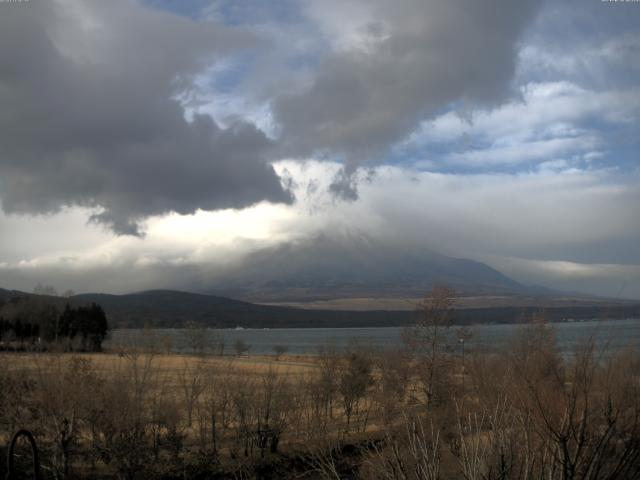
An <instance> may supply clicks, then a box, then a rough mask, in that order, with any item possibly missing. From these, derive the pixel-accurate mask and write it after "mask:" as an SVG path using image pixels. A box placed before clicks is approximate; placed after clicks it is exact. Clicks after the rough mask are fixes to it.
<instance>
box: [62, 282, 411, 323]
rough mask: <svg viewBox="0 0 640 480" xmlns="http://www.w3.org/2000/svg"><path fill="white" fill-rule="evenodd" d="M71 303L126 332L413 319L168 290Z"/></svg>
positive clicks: (407, 315) (402, 314)
mask: <svg viewBox="0 0 640 480" xmlns="http://www.w3.org/2000/svg"><path fill="white" fill-rule="evenodd" d="M72 302H73V303H77V304H82V303H89V302H96V303H98V304H100V305H101V306H102V307H103V308H104V309H105V311H106V312H107V315H108V316H109V318H110V319H112V320H113V322H114V324H115V325H119V326H127V327H142V326H145V325H147V324H148V325H149V326H152V327H156V328H157V327H182V326H184V325H185V324H186V323H188V322H196V323H197V324H200V325H203V326H207V327H220V328H233V327H236V326H242V327H255V328H264V327H269V328H276V327H342V326H356V325H359V326H382V325H392V324H396V325H397V324H403V323H407V322H409V321H411V319H412V318H413V314H412V313H411V312H385V311H376V312H349V311H339V312H335V311H323V310H316V311H309V310H301V309H295V308H287V307H272V306H265V305H255V304H252V303H248V302H242V301H239V300H232V299H230V298H223V297H217V296H213V295H201V294H196V293H187V292H178V291H172V290H150V291H147V292H140V293H133V294H128V295H107V294H84V295H76V296H74V297H72Z"/></svg>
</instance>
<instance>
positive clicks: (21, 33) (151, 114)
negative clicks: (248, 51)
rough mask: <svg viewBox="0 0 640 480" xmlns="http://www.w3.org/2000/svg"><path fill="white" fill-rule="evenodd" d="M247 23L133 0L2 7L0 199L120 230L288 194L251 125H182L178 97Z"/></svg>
mask: <svg viewBox="0 0 640 480" xmlns="http://www.w3.org/2000/svg"><path fill="white" fill-rule="evenodd" d="M254 41H255V39H254V38H253V37H252V36H251V35H249V34H248V33H246V32H243V31H239V30H230V29H228V28H226V27H224V26H221V25H218V24H215V23H212V22H194V21H190V20H187V19H184V18H181V17H178V16H175V15H171V14H168V13H164V12H158V11H152V10H150V9H147V8H144V7H143V6H141V5H139V4H138V3H136V2H134V1H130V0H119V1H117V2H111V1H110V2H98V1H91V2H70V1H56V2H45V1H32V2H29V3H28V4H7V5H4V6H3V7H2V15H1V16H0V64H1V65H2V70H1V71H0V105H1V106H2V109H1V110H0V199H1V201H2V208H3V210H4V211H5V212H8V213H24V214H33V213H48V212H56V211H59V210H60V209H61V208H63V207H65V206H73V205H78V206H83V207H90V208H93V209H95V211H96V214H95V215H94V216H93V217H92V219H93V220H94V221H96V222H100V223H101V224H104V225H106V226H108V227H110V228H111V229H113V230H114V231H115V232H117V233H120V234H134V235H137V234H140V230H139V221H140V220H142V219H144V218H146V217H148V216H150V215H157V214H163V213H167V212H171V211H174V212H178V213H181V214H186V213H191V212H194V211H195V210H197V209H205V210H210V209H218V208H229V207H234V208H236V207H237V208H240V207H245V206H248V205H251V204H254V203H256V202H259V201H262V200H268V201H274V202H290V201H291V196H290V194H289V192H288V191H286V190H284V189H283V187H282V186H281V183H280V180H279V178H278V176H277V175H276V173H275V171H274V170H273V168H272V167H271V165H269V164H268V163H267V162H266V160H267V156H268V154H269V151H270V150H271V149H272V147H273V145H272V142H271V141H270V140H269V139H268V138H267V137H266V136H265V135H264V133H263V132H262V131H260V130H258V129H257V128H256V127H255V126H253V125H251V124H248V123H243V122H240V121H239V122H235V123H234V124H232V125H231V126H230V127H229V128H227V129H223V128H221V127H220V126H219V125H218V124H217V123H216V122H215V121H213V120H212V119H211V118H210V117H206V116H196V117H195V118H194V119H193V121H191V122H187V121H186V120H185V118H184V110H183V108H182V107H181V106H180V104H179V102H178V100H177V99H176V96H177V95H179V94H180V93H182V92H184V91H185V90H186V89H189V88H190V86H191V85H192V82H193V79H194V76H195V75H196V74H198V73H199V72H200V71H201V70H202V69H203V68H205V67H206V66H207V65H210V64H212V63H213V62H215V61H216V59H217V58H219V57H220V56H221V55H224V54H227V53H229V52H234V51H237V50H239V49H243V48H247V47H250V46H251V45H252V44H253V42H254Z"/></svg>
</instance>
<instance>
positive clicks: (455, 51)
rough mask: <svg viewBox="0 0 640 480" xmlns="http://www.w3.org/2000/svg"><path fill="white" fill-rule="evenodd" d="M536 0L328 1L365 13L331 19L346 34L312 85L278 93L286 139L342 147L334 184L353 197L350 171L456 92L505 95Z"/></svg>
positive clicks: (477, 101)
mask: <svg viewBox="0 0 640 480" xmlns="http://www.w3.org/2000/svg"><path fill="white" fill-rule="evenodd" d="M345 3H346V4H348V5H345ZM538 3H539V2H538V1H536V0H531V1H525V2H510V1H504V0H492V1H489V2H477V1H473V0H469V1H459V2H439V1H424V0H406V1H403V2H387V1H383V0H376V1H367V2H359V1H357V0H354V1H350V2H343V1H341V2H339V4H340V7H338V5H337V4H334V2H322V11H320V12H316V13H317V16H319V17H322V16H323V14H324V13H325V12H326V13H327V14H331V12H332V9H333V10H335V9H338V8H342V9H345V8H347V11H349V8H348V7H350V8H355V6H356V5H359V8H360V10H362V13H361V15H362V21H361V22H358V21H350V22H347V24H346V25H342V26H340V25H338V26H336V23H339V22H336V20H335V19H331V21H330V22H329V23H330V28H328V32H327V35H333V36H334V37H338V38H337V39H336V38H333V39H330V41H332V40H333V41H334V42H335V43H337V46H336V48H335V49H334V51H333V52H332V53H330V54H329V55H327V56H326V57H325V58H324V59H323V60H322V61H321V62H320V64H319V65H318V66H317V70H316V72H315V77H314V78H313V80H312V81H311V82H310V84H309V86H308V88H306V89H304V90H303V91H301V92H295V93H285V94H283V95H281V96H279V97H278V98H277V99H276V100H275V102H274V112H275V117H276V119H277V121H278V122H279V123H280V124H281V128H282V140H283V142H284V143H285V145H286V147H287V148H289V149H290V151H292V152H295V153H298V154H307V155H308V154H311V153H314V152H315V153H317V152H318V151H320V152H322V151H330V152H333V153H334V154H338V155H343V156H344V157H345V160H346V167H345V170H344V171H343V172H342V173H341V176H340V177H339V178H337V179H336V182H335V185H334V191H335V193H339V192H340V191H343V192H344V194H345V195H344V196H345V197H347V198H350V197H351V198H353V197H354V193H355V192H354V189H353V185H352V183H351V182H349V181H345V176H347V177H348V176H350V175H352V173H353V171H354V169H355V165H357V164H359V163H360V162H362V161H363V160H367V159H372V158H376V157H379V156H380V154H382V153H384V152H386V151H387V149H388V148H389V147H390V146H391V145H392V144H394V143H396V142H398V141H400V140H402V139H403V138H404V137H405V136H407V135H408V134H409V133H410V132H411V130H413V129H414V128H415V127H416V126H417V124H418V123H419V122H420V120H423V119H425V118H428V117H429V116H431V115H433V114H435V113H437V112H438V111H440V110H441V109H442V108H444V107H445V106H447V105H449V104H450V103H452V102H462V103H463V105H464V108H468V109H470V110H471V109H473V108H476V107H479V106H489V105H494V104H496V103H497V102H500V101H501V100H503V99H504V98H505V97H506V95H507V94H508V93H509V91H510V89H509V82H510V80H511V78H512V76H513V74H514V71H515V63H516V58H517V46H518V39H519V37H520V35H521V34H522V32H523V30H524V29H525V27H526V26H527V25H528V24H529V23H530V21H531V20H532V19H533V17H534V14H535V13H536V11H537V6H538ZM352 13H353V12H352ZM316 20H317V19H316ZM320 24H322V18H321V19H320ZM341 34H344V37H345V38H346V40H344V41H343V42H341V41H340V35H341Z"/></svg>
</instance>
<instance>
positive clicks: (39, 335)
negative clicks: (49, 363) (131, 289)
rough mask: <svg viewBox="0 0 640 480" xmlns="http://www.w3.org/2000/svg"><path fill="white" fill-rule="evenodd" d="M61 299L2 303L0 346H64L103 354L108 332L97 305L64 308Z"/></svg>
mask: <svg viewBox="0 0 640 480" xmlns="http://www.w3.org/2000/svg"><path fill="white" fill-rule="evenodd" d="M62 304H63V303H62V302H61V301H60V299H52V298H48V297H41V296H36V295H26V296H17V297H13V298H10V299H8V300H7V301H6V302H3V301H2V300H0V345H1V346H2V348H3V349H12V348H17V349H28V348H31V347H33V348H38V349H41V350H47V349H48V348H49V347H50V346H51V345H62V346H63V347H64V349H65V350H74V351H93V352H96V351H101V350H102V342H103V341H104V339H105V338H106V336H107V332H108V329H109V325H108V320H107V316H106V314H105V312H104V310H103V309H102V307H101V306H100V305H98V304H96V303H91V304H89V305H79V306H72V305H70V303H69V302H65V303H64V307H63V306H62Z"/></svg>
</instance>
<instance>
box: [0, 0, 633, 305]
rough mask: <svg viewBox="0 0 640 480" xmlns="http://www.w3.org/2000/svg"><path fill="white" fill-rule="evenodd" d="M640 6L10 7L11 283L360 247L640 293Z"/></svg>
mask: <svg viewBox="0 0 640 480" xmlns="http://www.w3.org/2000/svg"><path fill="white" fill-rule="evenodd" d="M639 143H640V3H638V2H630V1H629V2H624V1H618V2H609V1H601V0H569V1H566V2H555V1H541V0H521V1H518V2H513V1H509V0H483V1H477V0H452V1H450V2H441V1H439V0H396V1H394V2H389V1H387V0H340V1H338V0H322V1H313V0H269V1H265V0H184V1H180V2H177V1H171V0H147V1H135V0H110V1H109V2H105V1H98V0H83V1H80V0H48V1H44V0H29V1H22V2H0V287H3V288H15V289H24V290H32V289H33V287H34V286H35V285H36V284H47V285H53V286H54V287H55V288H57V289H58V290H60V291H63V290H66V289H73V290H75V291H77V292H88V291H103V292H111V293H125V292H130V291H137V290H142V289H147V288H185V286H187V285H188V286H189V287H190V288H191V289H198V285H202V289H205V288H206V285H207V282H208V281H209V279H210V278H214V277H215V276H216V275H220V274H221V273H220V272H224V271H228V270H226V269H229V268H233V265H234V263H238V262H240V261H241V260H242V258H244V257H245V256H246V255H247V254H249V253H251V252H253V251H256V250H260V249H263V248H267V247H273V246H276V245H278V244H281V243H284V242H289V243H291V242H305V241H309V240H310V239H313V238H315V237H316V236H318V235H336V236H344V237H345V238H349V236H350V235H355V236H357V235H366V236H367V237H370V238H375V239H376V240H379V241H380V242H384V243H386V244H388V245H394V246H397V247H398V248H409V247H411V246H424V247H428V248H430V249H433V250H436V251H438V252H441V253H443V254H446V255H451V256H456V257H465V258H471V259H474V260H479V261H482V262H485V263H487V264H488V265H490V266H492V267H494V268H496V269H498V270H500V271H502V272H503V273H505V274H507V275H509V276H511V277H512V278H513V279H515V280H517V281H520V282H522V283H524V284H537V285H544V286H547V287H551V288H557V289H562V290H570V291H580V292H584V293H589V294H595V295H603V296H609V297H616V296H621V297H625V298H636V299H640V158H639V156H638V147H639V146H640V145H639Z"/></svg>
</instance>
